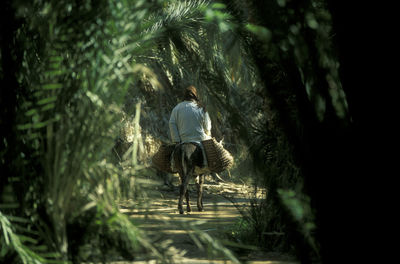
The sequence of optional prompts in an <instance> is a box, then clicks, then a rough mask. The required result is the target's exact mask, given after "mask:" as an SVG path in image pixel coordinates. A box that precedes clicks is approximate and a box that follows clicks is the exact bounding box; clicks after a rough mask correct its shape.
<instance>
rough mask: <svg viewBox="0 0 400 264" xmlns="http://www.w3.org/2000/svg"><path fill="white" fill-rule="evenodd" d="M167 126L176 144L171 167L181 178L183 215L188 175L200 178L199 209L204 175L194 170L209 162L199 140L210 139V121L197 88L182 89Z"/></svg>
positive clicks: (180, 206)
mask: <svg viewBox="0 0 400 264" xmlns="http://www.w3.org/2000/svg"><path fill="white" fill-rule="evenodd" d="M169 129H170V133H171V140H172V142H174V144H176V146H177V147H176V148H175V151H174V153H173V154H172V162H171V166H172V167H176V169H177V171H178V172H179V176H180V178H181V186H180V196H179V202H178V209H179V212H180V213H181V214H183V209H182V202H183V196H186V202H187V211H188V212H190V211H191V208H190V203H189V192H188V191H187V185H188V183H189V180H190V178H191V177H192V176H195V175H198V177H199V179H198V183H196V186H197V208H198V210H199V211H202V210H203V202H202V185H203V183H204V174H203V173H201V172H198V171H197V170H198V169H201V168H207V165H208V164H207V158H206V154H205V151H204V148H203V145H202V141H204V140H207V139H211V120H210V116H209V115H208V112H207V110H206V108H205V107H204V106H203V105H202V104H201V102H200V100H199V96H198V93H197V89H196V88H195V87H194V86H193V85H190V86H188V87H187V88H186V89H185V90H184V96H183V101H182V102H180V103H179V104H178V105H176V106H175V107H174V108H173V110H172V112H171V116H170V120H169ZM195 167H197V168H195ZM195 169H196V172H195Z"/></svg>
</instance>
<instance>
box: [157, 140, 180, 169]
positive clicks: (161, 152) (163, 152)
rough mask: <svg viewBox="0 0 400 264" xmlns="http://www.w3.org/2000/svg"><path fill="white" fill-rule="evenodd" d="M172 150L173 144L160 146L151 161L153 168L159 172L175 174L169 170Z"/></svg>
mask: <svg viewBox="0 0 400 264" xmlns="http://www.w3.org/2000/svg"><path fill="white" fill-rule="evenodd" d="M174 148H175V144H165V143H164V144H162V145H161V146H160V148H159V149H158V151H157V153H156V154H155V155H154V156H153V158H152V159H151V161H152V164H153V166H154V167H156V168H157V169H158V170H160V171H164V172H168V173H176V171H172V170H171V154H172V152H173V151H174Z"/></svg>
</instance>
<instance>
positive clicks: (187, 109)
mask: <svg viewBox="0 0 400 264" xmlns="http://www.w3.org/2000/svg"><path fill="white" fill-rule="evenodd" d="M169 129H170V132H171V140H172V142H175V143H176V142H200V141H202V140H205V139H209V138H211V137H210V136H209V135H211V133H210V131H211V120H210V117H209V115H208V113H207V112H204V110H203V109H202V108H199V107H198V106H197V104H196V103H195V102H193V101H183V102H181V103H179V104H178V105H177V106H175V107H174V109H173V110H172V113H171V117H170V119H169Z"/></svg>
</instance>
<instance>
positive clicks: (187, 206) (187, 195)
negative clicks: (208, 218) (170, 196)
mask: <svg viewBox="0 0 400 264" xmlns="http://www.w3.org/2000/svg"><path fill="white" fill-rule="evenodd" d="M186 211H187V212H188V213H189V212H191V211H192V208H191V207H190V201H189V190H186Z"/></svg>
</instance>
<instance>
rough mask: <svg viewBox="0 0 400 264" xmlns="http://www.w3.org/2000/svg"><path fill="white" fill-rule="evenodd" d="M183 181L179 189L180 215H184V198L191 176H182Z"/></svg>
mask: <svg viewBox="0 0 400 264" xmlns="http://www.w3.org/2000/svg"><path fill="white" fill-rule="evenodd" d="M181 180H182V183H181V186H180V189H179V201H178V210H179V213H180V214H183V208H182V203H183V196H185V194H186V192H187V186H188V183H189V175H184V174H182V176H181Z"/></svg>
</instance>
